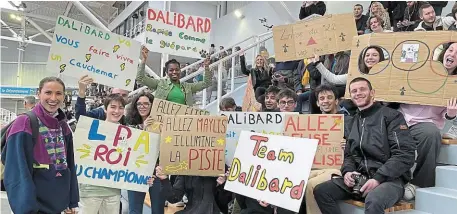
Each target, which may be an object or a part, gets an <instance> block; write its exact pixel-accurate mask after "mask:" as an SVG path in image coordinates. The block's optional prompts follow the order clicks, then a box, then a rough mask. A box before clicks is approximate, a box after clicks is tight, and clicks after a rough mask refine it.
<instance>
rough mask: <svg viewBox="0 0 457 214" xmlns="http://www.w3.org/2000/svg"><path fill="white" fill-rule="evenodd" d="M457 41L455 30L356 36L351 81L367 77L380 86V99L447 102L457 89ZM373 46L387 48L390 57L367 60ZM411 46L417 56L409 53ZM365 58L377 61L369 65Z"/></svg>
mask: <svg viewBox="0 0 457 214" xmlns="http://www.w3.org/2000/svg"><path fill="white" fill-rule="evenodd" d="M453 42H457V32H453V31H440V32H434V31H427V32H398V33H384V34H382V33H381V34H365V35H361V36H356V37H353V40H352V48H351V60H350V63H349V72H348V79H347V81H348V82H350V81H352V80H353V79H354V78H357V77H363V78H366V79H367V80H369V81H370V82H371V84H372V86H373V89H375V90H376V100H377V101H385V102H398V103H406V104H420V105H431V106H446V105H447V100H449V99H450V98H452V97H455V94H456V93H455V92H456V91H457V75H456V74H457V73H456V72H457V44H456V45H453V46H450V45H449V43H453ZM371 47H378V48H381V49H383V51H385V52H386V53H387V54H388V55H389V57H388V59H387V58H386V59H385V60H384V61H381V60H379V62H378V63H375V62H377V59H370V60H366V59H369V58H367V57H371V58H373V57H372V56H368V55H369V54H367V52H368V50H369V48H371ZM417 47H418V48H417ZM404 48H406V49H405V51H403V50H404ZM408 48H409V49H410V50H409V51H410V52H411V53H413V55H414V56H413V57H410V56H407V55H408V54H407V53H406V51H407V50H408ZM373 49H375V48H373ZM444 50H446V51H445V52H443V51H444ZM371 52H374V51H371ZM378 53H379V51H378ZM411 53H410V54H411ZM378 55H380V54H378ZM377 58H379V59H380V58H381V56H380V57H377ZM407 58H412V60H410V59H407ZM454 59H455V60H454ZM402 60H404V62H402ZM365 61H367V62H368V61H369V62H370V63H371V64H373V65H372V66H371V68H369V69H365V67H364V66H365ZM410 61H411V62H410ZM414 61H416V62H414ZM443 62H444V64H443ZM349 85H350V84H347V85H346V90H347V91H346V92H347V98H349V97H350V95H349V94H350V93H349Z"/></svg>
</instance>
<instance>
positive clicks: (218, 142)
mask: <svg viewBox="0 0 457 214" xmlns="http://www.w3.org/2000/svg"><path fill="white" fill-rule="evenodd" d="M217 144H219V145H221V146H222V145H224V139H222V138H221V139H219V140H217Z"/></svg>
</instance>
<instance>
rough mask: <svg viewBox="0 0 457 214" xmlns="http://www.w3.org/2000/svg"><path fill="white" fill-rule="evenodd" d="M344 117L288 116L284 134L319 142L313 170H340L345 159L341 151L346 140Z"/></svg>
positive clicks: (338, 115) (325, 115) (324, 115)
mask: <svg viewBox="0 0 457 214" xmlns="http://www.w3.org/2000/svg"><path fill="white" fill-rule="evenodd" d="M343 117H344V115H342V114H301V115H286V118H285V120H284V124H285V125H284V134H285V135H286V136H291V137H301V138H309V139H317V140H318V142H319V146H318V148H317V151H316V156H315V157H314V161H313V169H327V168H333V169H339V168H341V165H342V164H343V157H344V156H343V151H342V149H341V140H343V138H344V118H343Z"/></svg>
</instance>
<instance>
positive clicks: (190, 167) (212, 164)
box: [160, 115, 227, 176]
mask: <svg viewBox="0 0 457 214" xmlns="http://www.w3.org/2000/svg"><path fill="white" fill-rule="evenodd" d="M226 131H227V117H224V116H206V115H205V116H204V115H177V116H173V115H166V116H164V117H163V128H162V134H161V143H160V165H161V166H162V169H163V170H164V172H165V174H168V175H196V176H219V175H221V174H224V173H225V158H224V150H225V133H226Z"/></svg>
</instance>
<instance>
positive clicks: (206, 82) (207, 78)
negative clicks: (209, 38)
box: [189, 57, 213, 93]
mask: <svg viewBox="0 0 457 214" xmlns="http://www.w3.org/2000/svg"><path fill="white" fill-rule="evenodd" d="M204 63H205V75H204V76H203V81H199V82H196V83H189V84H190V88H191V90H192V93H195V92H199V91H201V90H203V89H205V88H208V87H209V86H211V78H212V77H213V72H211V69H209V65H210V64H211V61H210V59H209V57H207V58H206V59H205V62H204Z"/></svg>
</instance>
